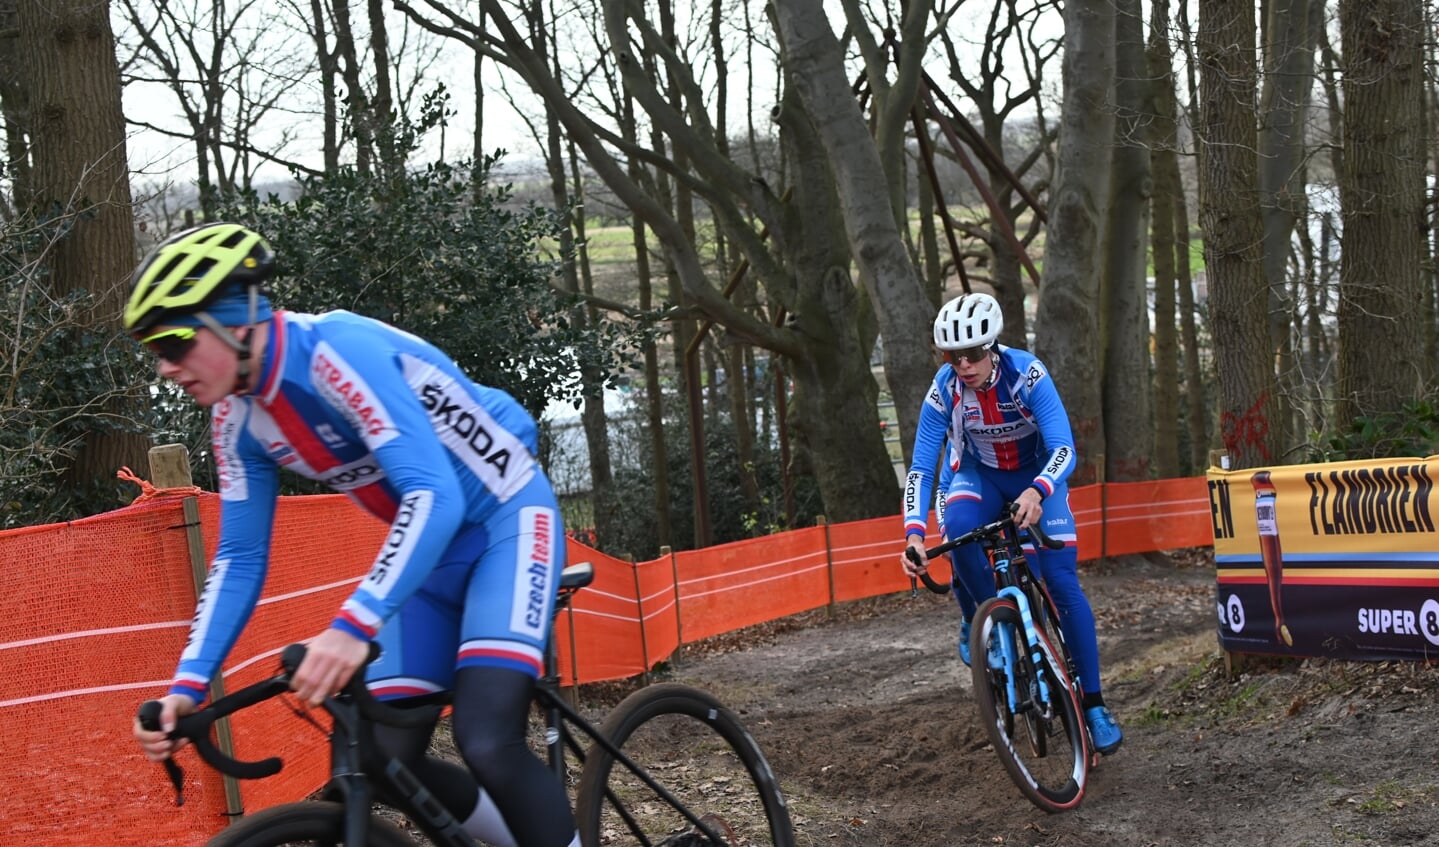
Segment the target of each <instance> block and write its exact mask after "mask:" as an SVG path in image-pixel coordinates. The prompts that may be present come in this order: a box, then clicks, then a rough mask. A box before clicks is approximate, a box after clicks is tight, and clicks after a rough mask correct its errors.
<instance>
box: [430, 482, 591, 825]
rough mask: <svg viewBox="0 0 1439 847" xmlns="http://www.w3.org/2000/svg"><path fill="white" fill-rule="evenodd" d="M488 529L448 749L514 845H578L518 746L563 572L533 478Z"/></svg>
mask: <svg viewBox="0 0 1439 847" xmlns="http://www.w3.org/2000/svg"><path fill="white" fill-rule="evenodd" d="M485 526H486V528H487V530H488V533H489V545H488V548H487V549H486V550H485V551H484V554H483V555H482V556H481V558H480V560H479V561H478V563H477V564H476V566H475V568H474V570H473V572H472V573H471V574H470V580H469V583H468V585H467V586H466V588H465V592H464V597H465V608H464V614H463V617H462V620H461V625H460V636H461V639H460V649H459V653H458V659H457V662H456V665H457V671H456V674H455V703H454V710H453V712H452V715H451V718H450V720H451V723H452V725H453V726H454V731H455V744H456V746H458V747H459V750H460V754H461V755H462V756H463V757H464V759H465V764H467V765H468V766H469V768H470V771H471V772H472V773H473V774H474V775H475V778H476V779H477V780H478V781H479V783H480V785H481V786H482V787H483V788H484V789H485V793H486V794H488V795H489V796H490V797H492V798H494V802H495V805H496V807H498V808H499V810H500V812H501V814H502V815H503V816H504V820H505V822H506V823H507V824H509V827H510V830H511V832H512V833H513V834H514V836H515V840H516V842H518V843H519V844H522V845H525V847H568V845H571V844H575V845H577V844H578V843H579V841H578V836H577V835H576V832H575V823H574V816H573V815H572V813H571V811H570V805H569V799H568V796H567V795H566V793H565V790H564V786H562V785H561V784H560V782H559V780H558V779H557V778H556V777H555V775H554V773H553V772H551V771H550V769H549V768H548V767H547V766H546V765H545V763H543V762H542V761H540V759H539V758H538V757H537V756H536V755H535V754H534V752H533V751H531V750H530V747H529V745H528V744H527V743H526V739H525V734H526V728H527V726H528V720H529V714H530V704H531V701H532V697H533V693H534V685H535V680H536V679H537V678H538V677H539V675H540V673H541V671H542V669H543V668H542V662H543V657H544V646H545V641H546V639H547V638H548V636H549V626H550V615H551V612H552V611H553V609H554V602H555V594H556V591H557V589H558V587H559V576H560V571H562V570H563V569H564V565H565V538H564V526H563V523H562V521H561V519H560V512H559V506H558V503H557V502H556V500H555V497H554V494H553V492H552V491H551V490H550V487H549V484H548V483H547V482H546V481H545V480H544V479H543V478H541V477H538V476H537V477H536V479H535V480H534V481H532V482H531V483H530V484H529V485H528V486H526V487H525V489H524V490H523V491H521V492H520V493H519V494H517V495H515V496H514V497H512V498H511V499H510V500H509V501H507V502H506V503H505V504H504V505H502V506H501V507H500V508H499V509H498V510H497V511H496V512H495V514H493V515H492V516H490V517H489V518H488V519H487V520H486V521H485Z"/></svg>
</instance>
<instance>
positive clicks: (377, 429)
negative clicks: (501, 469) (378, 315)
mask: <svg viewBox="0 0 1439 847" xmlns="http://www.w3.org/2000/svg"><path fill="white" fill-rule="evenodd" d="M316 354H317V355H323V356H325V357H326V367H327V369H329V370H330V372H332V373H333V372H334V371H338V372H339V382H340V384H346V383H348V384H350V385H351V386H352V389H351V391H350V392H349V396H350V397H354V396H356V393H357V392H359V393H361V394H362V395H363V397H364V398H365V401H364V404H363V408H364V409H365V411H366V414H365V416H364V417H363V419H356V418H353V417H352V416H354V415H355V414H356V413H355V412H354V411H353V409H352V408H351V405H350V402H347V401H346V400H345V398H344V397H341V396H339V395H336V394H334V393H333V392H326V391H325V390H323V388H321V390H319V391H318V392H317V393H318V396H319V397H320V398H322V399H323V400H325V401H326V402H329V403H330V404H331V405H332V406H333V407H334V408H335V409H336V410H337V411H339V412H340V413H341V414H342V415H344V416H346V417H347V418H351V424H352V425H353V426H354V427H355V429H356V431H357V432H358V433H359V434H360V437H361V438H362V439H363V440H364V442H365V445H366V446H367V447H368V448H369V449H370V451H371V452H372V453H373V455H374V456H375V458H376V460H377V461H378V462H379V464H380V466H381V468H383V470H384V472H385V478H386V479H387V480H388V481H389V482H390V484H391V485H392V486H394V488H395V489H396V490H397V492H398V495H399V503H398V506H397V509H396V512H395V515H394V517H393V518H392V519H391V522H390V532H389V533H388V534H387V535H386V537H385V541H384V542H383V544H382V545H381V547H380V550H379V551H378V552H377V553H376V555H375V560H374V562H373V564H372V565H371V566H370V570H369V573H368V574H367V575H366V576H365V578H364V579H363V580H361V582H360V585H359V586H358V587H357V588H356V589H355V592H354V593H353V594H351V595H350V597H349V598H348V599H346V600H345V602H344V603H343V604H342V605H341V607H340V611H339V613H338V614H337V615H336V616H335V619H334V620H333V621H332V622H331V624H330V626H331V628H333V629H338V630H340V631H342V632H345V633H347V634H348V635H351V636H353V637H355V638H359V639H361V640H365V641H369V640H372V639H373V638H374V637H375V635H376V634H377V633H378V632H379V629H380V627H381V626H382V625H383V624H384V622H385V621H386V620H387V619H388V618H389V617H390V616H391V615H393V614H394V613H395V610H397V609H398V608H399V607H400V605H401V604H402V603H404V601H405V600H406V599H407V598H408V597H409V596H410V595H411V594H413V593H414V592H415V591H416V590H417V589H418V588H419V587H420V584H421V583H423V582H424V580H425V578H426V577H427V576H429V574H430V572H431V571H432V570H433V569H434V567H435V565H436V564H437V563H438V562H439V559H440V556H441V554H443V553H444V551H445V549H446V548H447V547H448V546H449V544H450V542H451V540H452V539H453V538H454V536H455V533H456V532H457V531H458V530H459V528H460V525H461V524H462V523H463V521H464V516H465V508H466V503H465V493H464V490H463V488H462V487H461V485H460V481H459V479H458V477H457V476H456V474H455V470H454V467H453V465H452V464H451V463H450V458H449V455H448V451H447V450H446V449H445V447H444V445H443V444H442V443H441V442H440V439H439V437H438V436H437V435H436V434H435V430H434V427H433V426H432V425H431V423H430V420H429V417H428V415H427V414H426V412H425V410H424V408H423V407H422V406H421V405H420V401H419V400H418V399H417V397H416V395H415V392H414V391H413V390H412V389H411V387H410V385H409V384H408V383H407V382H406V380H405V376H404V372H403V370H402V364H401V362H400V357H399V353H398V350H397V349H396V348H394V347H392V346H391V345H389V344H388V343H386V338H385V336H384V334H383V333H382V332H375V331H366V329H365V328H353V329H350V330H349V331H347V332H342V333H336V334H332V335H331V336H330V337H329V338H328V339H327V340H326V341H325V342H324V343H323V344H321V345H319V346H318V347H317V349H316ZM351 402H353V401H351Z"/></svg>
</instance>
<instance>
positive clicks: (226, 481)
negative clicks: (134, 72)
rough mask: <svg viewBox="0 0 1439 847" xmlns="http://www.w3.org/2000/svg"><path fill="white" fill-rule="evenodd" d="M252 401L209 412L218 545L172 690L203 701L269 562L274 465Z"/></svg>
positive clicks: (229, 400)
mask: <svg viewBox="0 0 1439 847" xmlns="http://www.w3.org/2000/svg"><path fill="white" fill-rule="evenodd" d="M249 412H250V401H248V400H242V399H236V398H233V397H229V398H226V399H224V400H222V401H220V402H219V403H217V404H215V406H214V407H212V408H211V410H210V425H211V432H212V435H213V448H214V458H215V468H216V471H217V475H218V477H219V480H220V542H219V545H218V547H217V548H216V550H215V558H214V560H213V561H211V563H210V573H209V576H207V577H206V578H205V589H204V591H203V592H202V593H201V596H200V602H199V604H198V605H197V606H196V609H195V617H194V619H193V620H192V621H191V623H190V637H189V639H188V640H187V641H186V642H185V649H184V652H182V653H181V654H180V665H179V668H178V669H177V670H176V672H175V680H174V682H173V683H172V685H171V687H170V693H171V694H184V695H186V696H188V697H191V698H193V699H194V700H195V701H196V702H203V701H204V700H205V698H206V696H207V694H208V689H209V685H210V681H211V680H212V679H214V677H215V674H216V673H217V672H218V671H219V669H220V663H221V662H223V661H224V660H225V657H226V656H227V655H229V653H230V648H232V647H234V646H235V640H236V639H237V638H239V637H240V631H241V630H243V629H244V628H245V624H246V623H247V622H248V621H249V620H250V614H251V613H252V612H254V610H255V603H256V602H258V601H259V599H260V589H261V588H262V587H263V586H264V584H265V573H266V571H267V569H268V567H269V561H270V533H271V529H272V525H273V523H274V519H275V498H276V496H277V495H278V493H279V468H278V467H277V466H276V465H275V463H274V462H272V461H271V460H270V458H269V457H268V456H266V455H265V452H264V450H263V449H262V448H261V447H260V445H259V443H258V442H257V441H256V440H255V438H254V437H253V436H252V435H250V433H249V431H248V428H247V424H248V420H249Z"/></svg>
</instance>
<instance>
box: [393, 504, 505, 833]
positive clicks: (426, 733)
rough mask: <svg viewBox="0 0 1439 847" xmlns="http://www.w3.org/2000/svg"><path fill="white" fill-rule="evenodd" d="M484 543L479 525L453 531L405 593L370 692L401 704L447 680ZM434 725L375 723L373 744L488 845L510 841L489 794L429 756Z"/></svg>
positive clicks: (447, 684)
mask: <svg viewBox="0 0 1439 847" xmlns="http://www.w3.org/2000/svg"><path fill="white" fill-rule="evenodd" d="M488 544H489V536H488V534H487V533H486V531H485V529H484V527H479V526H472V527H467V528H465V529H463V530H461V531H460V533H459V534H457V535H456V536H455V539H454V540H453V541H452V542H450V546H449V548H448V549H447V550H446V551H445V553H444V555H443V556H442V557H441V559H440V563H439V564H438V565H437V566H436V567H435V569H434V570H433V571H431V572H430V576H429V578H428V579H426V580H425V583H424V584H423V585H421V586H420V589H419V590H418V591H416V592H415V593H414V595H412V596H411V597H410V599H408V600H406V601H405V603H404V605H402V606H401V607H400V609H399V611H398V612H396V613H395V616H394V617H393V618H391V619H390V620H389V621H388V622H387V623H386V624H385V626H384V627H383V628H382V629H381V630H380V633H379V636H378V638H377V640H378V641H379V643H380V647H381V651H382V652H381V653H380V658H379V659H377V660H375V662H374V663H372V664H371V665H370V667H369V672H368V676H367V681H368V685H369V687H370V689H371V690H372V691H373V692H374V693H375V696H376V697H378V698H380V699H382V700H386V701H388V702H390V703H392V704H393V705H397V706H404V705H405V701H406V700H407V699H416V700H417V702H416V705H419V704H421V703H423V702H424V700H423V697H424V695H427V694H432V693H435V692H439V691H447V690H449V689H451V688H453V687H454V675H455V664H454V659H453V657H454V656H455V655H456V654H457V653H458V652H459V644H460V616H461V612H462V608H461V602H462V598H463V597H464V595H465V588H466V586H467V585H468V584H469V577H470V573H471V571H473V570H474V565H475V561H476V560H477V559H478V558H479V557H480V554H481V553H483V552H484V550H485V549H486V547H487V546H488ZM434 729H435V728H434V725H433V724H431V725H430V726H428V727H417V728H412V729H401V728H398V727H391V726H383V725H377V726H376V727H375V740H376V742H377V743H378V744H379V745H380V749H382V750H384V751H385V752H386V753H387V754H389V755H391V756H393V757H395V758H397V759H399V760H400V761H401V762H403V763H404V765H405V767H407V768H409V769H410V772H411V773H413V774H414V775H415V777H416V778H417V779H419V780H420V782H421V783H422V784H423V785H424V786H425V787H426V788H428V789H429V790H430V792H431V793H432V794H434V795H435V797H436V798H438V799H439V801H440V803H441V804H443V805H444V806H445V808H447V809H449V810H450V814H452V815H454V816H455V818H456V819H457V820H459V821H460V823H461V827H462V828H463V829H464V830H465V831H466V832H468V833H469V834H470V835H472V836H474V837H476V838H479V839H480V840H481V841H483V842H484V843H486V844H490V845H492V847H515V840H514V837H513V836H512V835H510V833H509V830H508V829H507V828H506V827H505V822H504V820H503V818H501V817H500V814H499V812H498V811H497V810H496V808H495V804H494V801H493V799H491V798H490V797H489V796H487V795H486V794H485V793H484V791H482V790H481V789H480V786H479V783H478V782H476V781H475V778H474V776H473V775H471V774H470V772H469V771H468V770H466V769H465V768H463V767H461V766H459V765H456V764H453V763H451V762H447V761H445V760H443V759H438V758H435V757H433V756H429V755H427V754H428V751H429V747H430V738H431V735H432V734H433V733H434Z"/></svg>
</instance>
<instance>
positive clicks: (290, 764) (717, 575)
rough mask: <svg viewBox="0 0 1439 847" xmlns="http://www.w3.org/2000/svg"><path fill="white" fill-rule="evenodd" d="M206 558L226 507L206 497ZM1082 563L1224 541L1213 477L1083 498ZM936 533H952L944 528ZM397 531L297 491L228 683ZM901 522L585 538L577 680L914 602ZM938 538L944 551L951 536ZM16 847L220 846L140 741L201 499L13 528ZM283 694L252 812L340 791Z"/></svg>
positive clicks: (2, 732) (2, 681)
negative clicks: (734, 535)
mask: <svg viewBox="0 0 1439 847" xmlns="http://www.w3.org/2000/svg"><path fill="white" fill-rule="evenodd" d="M198 500H199V514H200V523H201V527H202V531H203V537H204V539H205V546H206V550H205V557H206V561H208V560H209V556H210V555H211V554H212V553H213V544H214V537H215V531H214V530H215V527H216V519H217V517H218V498H217V497H216V496H215V495H213V494H201V495H200V496H199V498H198ZM1073 504H1074V508H1075V512H1076V517H1077V518H1078V519H1079V525H1080V526H1079V536H1080V557H1081V559H1091V558H1095V557H1097V556H1099V555H1101V554H1102V553H1105V554H1108V555H1117V554H1119V553H1129V552H1140V551H1143V550H1159V549H1172V548H1179V547H1193V546H1208V545H1210V544H1212V543H1213V534H1212V525H1211V523H1210V518H1209V501H1208V494H1207V489H1206V485H1205V480H1204V479H1203V478H1194V479H1182V480H1165V481H1161V482H1155V483H1127V484H1123V485H1114V484H1111V485H1107V486H1104V487H1103V488H1100V487H1098V486H1090V487H1087V488H1082V489H1076V490H1075V491H1074V492H1073ZM931 530H932V531H933V527H931ZM384 533H385V526H384V525H383V524H381V523H380V522H379V521H376V520H375V519H373V518H370V517H368V516H367V515H365V514H363V513H361V512H360V511H359V510H357V509H355V508H354V507H353V506H352V505H351V504H350V503H349V501H348V500H346V499H345V498H344V497H341V496H338V495H336V496H317V497H286V498H282V499H281V504H280V508H279V511H278V514H277V517H276V527H275V535H274V537H275V544H274V548H273V552H272V557H271V567H270V574H269V577H268V580H267V583H266V587H265V591H264V593H263V595H262V597H261V600H260V605H259V607H258V608H257V610H256V613H255V616H254V618H253V619H252V621H251V623H250V625H249V627H248V628H247V629H246V631H245V634H244V635H243V636H242V637H241V638H240V641H239V642H238V643H237V644H236V646H235V649H234V651H232V653H231V656H230V659H229V664H227V666H226V667H225V670H224V678H223V682H224V684H225V685H226V686H227V687H228V688H229V689H231V690H233V689H234V688H238V687H240V686H242V685H245V684H247V683H249V682H252V681H254V680H256V679H259V678H261V677H263V676H265V675H268V674H270V673H272V672H273V671H274V669H275V656H276V655H277V654H278V652H279V650H280V649H282V648H283V647H284V646H285V645H286V644H289V643H291V642H294V641H298V640H302V639H305V638H308V637H310V636H312V635H314V634H315V633H316V632H317V631H319V629H320V628H322V627H323V626H324V625H325V624H326V623H327V622H328V621H329V620H330V618H331V616H332V615H333V613H334V610H335V608H336V607H337V606H338V605H339V603H340V601H341V600H342V599H343V598H344V597H345V596H346V595H348V593H349V592H350V591H351V590H352V589H353V586H354V585H355V583H356V582H358V580H359V579H360V577H361V575H362V574H363V573H364V571H365V570H366V568H368V566H369V564H370V561H371V558H372V556H373V553H374V550H375V549H377V548H378V546H379V545H380V543H381V541H382V540H383V537H384ZM899 535H900V523H899V519H898V517H893V518H881V519H875V520H868V521H857V522H854V523H845V524H832V525H821V526H816V527H811V528H807V529H801V530H795V531H792V532H786V533H780V534H778V535H774V536H769V537H766V538H761V539H752V540H748V541H741V542H736V543H733V544H724V545H718V546H715V547H711V548H707V549H704V550H696V551H689V552H682V553H675V554H671V555H666V556H662V557H660V558H658V559H654V560H650V561H646V562H638V563H631V562H628V561H625V560H621V559H615V558H612V557H609V556H605V555H603V554H601V553H599V552H597V551H595V550H593V549H590V548H588V547H585V546H584V545H581V544H579V543H577V542H574V541H571V542H570V543H569V550H568V553H569V561H570V562H571V563H574V562H579V561H589V562H592V563H593V564H594V565H595V571H596V579H595V582H594V584H593V585H592V586H591V587H590V588H588V589H586V590H585V591H583V592H581V593H580V594H579V595H577V596H576V598H575V602H574V606H573V609H572V610H571V611H569V612H567V613H566V614H565V615H563V616H561V618H560V621H559V626H558V628H557V630H556V643H557V645H558V647H559V654H560V658H561V675H562V678H563V680H564V682H565V683H566V684H576V683H581V682H594V681H599V680H605V679H618V678H624V677H629V676H634V675H636V674H639V673H641V672H643V671H646V670H648V669H649V668H652V667H654V666H655V665H656V664H657V663H659V662H661V661H664V660H665V659H667V658H669V657H670V656H672V655H673V654H674V652H675V651H676V649H678V648H679V647H680V646H681V645H683V644H685V643H690V642H693V641H697V640H700V639H703V638H708V637H710V636H713V635H717V634H720V633H724V632H729V631H732V630H736V629H740V628H742V627H745V626H749V625H752V624H756V623H761V622H764V621H768V620H773V619H775V618H779V617H784V616H786V615H791V614H795V613H797V612H802V611H806V610H809V609H814V608H819V607H821V606H824V605H827V604H830V603H838V602H845V601H849V600H855V599H859V598H863V597H872V596H876V595H880V594H886V593H891V592H895V591H901V590H907V589H908V588H909V581H908V579H907V578H905V577H904V576H903V575H902V573H901V572H900V570H899V568H898V566H897V564H896V561H897V557H898V554H899V551H900V548H901V542H900V540H899ZM931 540H932V541H935V542H937V541H938V535H937V533H935V534H933V535H932V538H931ZM0 561H3V562H5V563H6V567H5V568H4V569H3V571H0V738H3V739H4V744H3V745H0V774H3V776H0V787H3V790H4V794H5V797H6V799H5V802H4V803H3V804H0V844H4V845H8V844H44V845H69V844H74V845H82V844H83V845H89V844H92V843H95V842H96V841H100V842H103V843H107V844H114V845H122V847H123V846H124V845H136V847H138V846H139V845H154V844H165V845H189V844H201V843H203V842H204V841H205V840H206V839H207V838H208V837H209V836H211V835H213V834H214V833H215V832H217V831H218V830H219V829H220V828H222V827H223V826H224V825H225V822H226V820H227V818H226V804H225V795H224V789H223V785H222V783H221V781H220V779H219V777H218V776H217V775H215V774H214V773H213V772H211V771H210V770H209V769H208V768H207V767H205V766H204V765H203V763H201V762H199V760H198V759H196V758H195V757H194V756H193V755H192V754H190V753H184V752H182V753H181V755H180V761H181V763H182V764H183V765H185V766H186V774H187V784H186V800H185V805H184V806H183V807H180V808H176V807H175V805H174V795H173V792H172V791H171V789H170V786H169V783H168V781H167V780H166V778H165V776H164V774H163V772H162V770H161V769H160V768H159V767H157V766H154V765H151V764H149V763H148V762H146V761H144V759H143V758H142V757H141V756H140V754H139V752H138V750H137V748H136V747H135V745H134V742H133V741H132V740H131V739H130V720H131V716H132V715H133V714H134V710H135V707H136V706H137V705H138V704H139V702H140V701H141V700H143V699H146V698H148V697H153V696H156V695H158V694H161V693H163V692H164V690H165V688H166V686H167V684H168V681H169V677H170V674H171V672H172V671H173V669H174V662H175V658H176V656H177V655H178V654H179V651H180V649H181V647H182V646H183V644H184V640H185V635H186V632H187V631H188V626H189V622H190V616H191V614H192V613H193V610H194V600H195V594H194V587H193V580H192V576H191V565H190V554H189V550H188V548H187V546H186V527H185V526H184V517H183V512H182V505H181V500H180V498H178V497H172V498H168V499H166V498H164V497H159V498H153V497H152V498H146V500H145V501H144V502H141V503H137V504H136V505H134V506H131V507H129V508H127V509H121V510H119V511H115V512H110V513H108V514H104V515H98V516H96V517H93V518H88V519H85V520H81V521H75V522H72V523H67V524H55V525H50V526H41V527H32V528H29V529H22V530H12V531H8V532H0ZM292 708H293V707H292V705H291V704H289V703H287V702H285V701H284V700H274V701H271V702H269V703H267V704H265V705H264V706H262V707H259V708H255V709H250V710H247V712H246V713H244V714H242V715H240V716H238V718H237V720H236V721H235V723H234V738H235V749H236V751H237V753H238V755H239V756H240V757H241V758H246V759H258V758H262V757H265V756H272V755H278V756H280V757H282V758H283V759H284V760H285V763H286V764H285V769H284V770H283V771H281V773H280V774H279V775H277V776H275V777H271V778H269V779H265V780H258V781H252V782H245V783H242V784H241V796H242V800H243V808H244V809H245V810H248V811H254V810H257V809H261V808H265V807H267V806H270V805H274V804H276V803H280V802H285V801H288V800H292V799H295V798H297V797H302V796H304V795H306V794H308V793H310V792H311V791H313V790H314V789H315V788H316V787H318V786H319V785H320V784H321V783H322V782H323V781H324V778H325V775H326V766H327V760H326V757H325V756H324V755H322V754H321V750H322V748H323V745H324V738H323V735H322V733H321V732H320V731H319V730H317V729H316V728H315V727H314V726H312V725H310V724H308V723H307V722H305V721H304V720H302V719H301V718H299V717H297V716H296V715H295V714H294V713H293V710H292Z"/></svg>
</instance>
